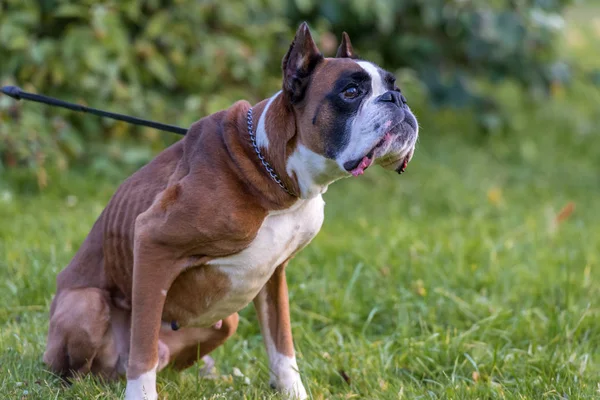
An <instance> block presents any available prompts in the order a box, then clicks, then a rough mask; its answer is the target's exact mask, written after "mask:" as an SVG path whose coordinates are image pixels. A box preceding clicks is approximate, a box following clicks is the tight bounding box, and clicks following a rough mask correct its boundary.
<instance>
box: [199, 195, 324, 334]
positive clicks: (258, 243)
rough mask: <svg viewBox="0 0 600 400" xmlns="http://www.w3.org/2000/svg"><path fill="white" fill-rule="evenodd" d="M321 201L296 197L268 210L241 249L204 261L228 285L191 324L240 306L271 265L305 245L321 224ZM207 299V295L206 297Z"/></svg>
mask: <svg viewBox="0 0 600 400" xmlns="http://www.w3.org/2000/svg"><path fill="white" fill-rule="evenodd" d="M324 205H325V203H324V201H323V199H322V197H321V196H320V195H319V196H316V197H314V198H312V199H309V200H298V202H297V203H295V204H294V205H293V206H292V207H290V208H288V209H286V210H283V211H277V212H272V213H270V214H269V215H268V216H267V217H266V218H265V220H264V222H263V224H262V225H261V227H260V228H259V230H258V233H257V235H256V238H255V239H254V240H253V241H252V243H251V244H250V246H248V247H247V248H246V249H244V250H243V251H241V252H239V253H237V254H234V255H232V256H228V257H223V258H217V259H214V260H211V261H210V262H209V263H208V265H211V266H214V267H215V268H217V269H219V270H220V271H221V272H223V273H225V274H226V275H227V276H228V277H229V279H230V282H231V289H230V291H229V292H228V293H227V295H226V296H224V297H223V298H222V299H220V300H218V301H216V302H214V303H213V304H210V306H209V307H208V308H207V310H206V313H204V314H202V315H201V316H198V319H197V320H196V321H194V323H193V325H207V324H212V323H214V322H215V321H218V320H219V319H222V318H225V317H227V316H229V315H231V314H233V313H234V312H237V311H239V310H240V309H242V308H244V307H245V306H246V305H247V304H248V303H250V302H251V301H252V300H253V299H254V298H255V297H256V295H257V294H258V292H259V291H260V290H261V289H262V287H263V286H264V285H265V283H266V282H267V280H268V279H269V278H270V277H271V275H272V274H273V272H274V271H275V268H277V266H279V265H280V264H281V263H282V262H284V261H285V260H286V259H288V258H289V257H290V256H292V255H293V254H295V253H296V252H298V251H299V250H301V249H302V248H303V247H304V246H306V245H307V244H308V243H309V242H310V241H311V240H312V238H314V237H315V235H316V234H317V233H318V232H319V230H320V229H321V225H322V224H323V210H324ZM207 300H208V299H207Z"/></svg>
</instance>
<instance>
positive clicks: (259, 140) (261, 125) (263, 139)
mask: <svg viewBox="0 0 600 400" xmlns="http://www.w3.org/2000/svg"><path fill="white" fill-rule="evenodd" d="M280 93H281V90H280V91H279V92H277V93H275V94H274V95H273V96H272V97H271V98H270V99H269V101H268V102H267V105H266V106H265V109H264V110H263V112H262V113H261V114H260V118H259V119H258V126H257V127H256V145H257V146H258V147H260V148H261V149H268V148H269V137H268V136H267V130H266V128H265V121H266V119H267V111H269V107H270V106H271V103H273V100H275V99H276V98H277V96H279V94H280Z"/></svg>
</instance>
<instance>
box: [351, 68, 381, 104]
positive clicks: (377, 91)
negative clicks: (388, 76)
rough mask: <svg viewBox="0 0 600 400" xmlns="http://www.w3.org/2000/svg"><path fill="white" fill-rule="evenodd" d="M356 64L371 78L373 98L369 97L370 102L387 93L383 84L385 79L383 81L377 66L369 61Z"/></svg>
mask: <svg viewBox="0 0 600 400" xmlns="http://www.w3.org/2000/svg"><path fill="white" fill-rule="evenodd" d="M356 63H357V64H358V65H360V66H361V68H362V69H364V70H365V71H367V73H368V74H369V76H371V96H369V100H371V99H373V98H374V97H377V96H381V95H382V94H384V93H385V92H387V89H386V88H385V85H384V84H383V79H381V74H380V73H379V70H378V69H377V67H376V66H375V65H373V64H371V63H370V62H368V61H357V62H356Z"/></svg>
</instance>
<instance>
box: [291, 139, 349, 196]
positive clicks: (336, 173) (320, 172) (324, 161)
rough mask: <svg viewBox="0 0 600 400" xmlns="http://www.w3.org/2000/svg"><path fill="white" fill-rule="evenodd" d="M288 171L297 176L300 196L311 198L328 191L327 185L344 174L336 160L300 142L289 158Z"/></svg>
mask: <svg viewBox="0 0 600 400" xmlns="http://www.w3.org/2000/svg"><path fill="white" fill-rule="evenodd" d="M286 171H287V173H288V175H290V176H294V175H295V176H296V179H297V180H298V185H299V186H300V196H301V197H302V198H303V199H310V198H313V197H315V196H319V195H321V194H322V193H325V192H326V191H327V187H328V186H329V184H331V183H332V182H333V181H335V180H336V179H339V178H341V177H342V176H343V175H344V171H343V169H340V167H339V166H338V165H337V163H336V162H335V161H334V160H331V159H329V158H326V157H324V156H322V155H320V154H317V153H315V152H314V151H312V150H310V149H309V148H308V147H306V146H304V145H302V144H299V145H298V146H297V147H296V149H295V150H294V152H293V153H292V155H291V156H290V157H289V158H288V161H287V165H286Z"/></svg>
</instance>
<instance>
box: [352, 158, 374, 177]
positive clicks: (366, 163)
mask: <svg viewBox="0 0 600 400" xmlns="http://www.w3.org/2000/svg"><path fill="white" fill-rule="evenodd" d="M372 162H373V160H371V159H370V158H369V157H367V156H364V157H363V159H362V160H361V162H360V164H358V166H357V167H356V168H354V169H353V170H352V171H350V173H351V174H352V175H353V176H359V175H362V174H364V173H365V169H367V168H368V167H369V165H371V163H372Z"/></svg>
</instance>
